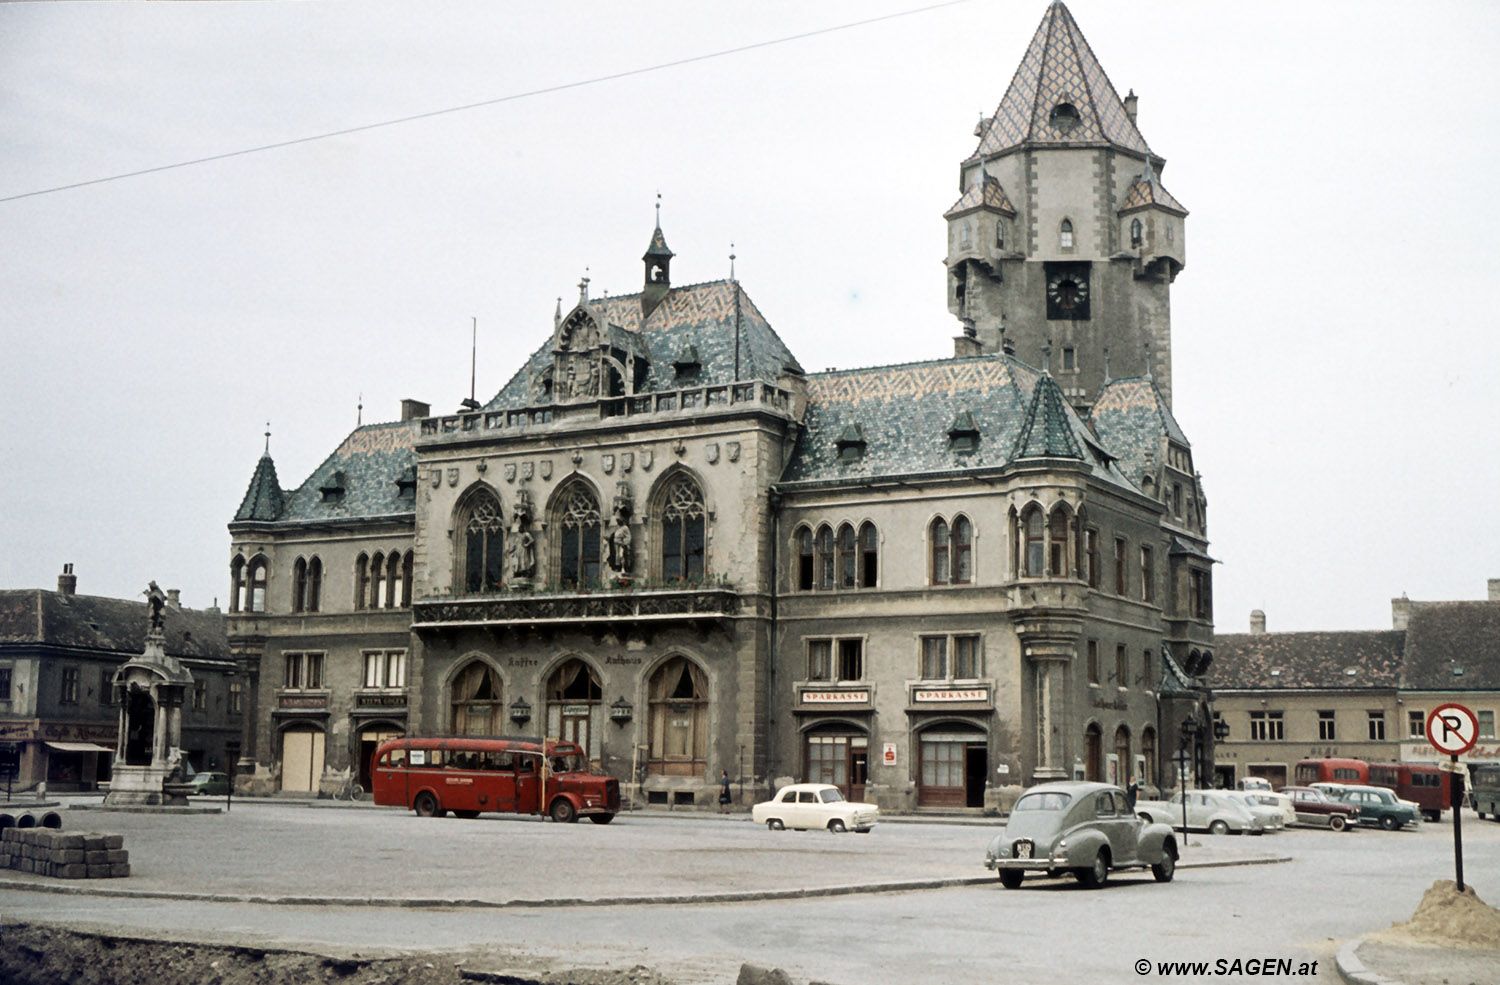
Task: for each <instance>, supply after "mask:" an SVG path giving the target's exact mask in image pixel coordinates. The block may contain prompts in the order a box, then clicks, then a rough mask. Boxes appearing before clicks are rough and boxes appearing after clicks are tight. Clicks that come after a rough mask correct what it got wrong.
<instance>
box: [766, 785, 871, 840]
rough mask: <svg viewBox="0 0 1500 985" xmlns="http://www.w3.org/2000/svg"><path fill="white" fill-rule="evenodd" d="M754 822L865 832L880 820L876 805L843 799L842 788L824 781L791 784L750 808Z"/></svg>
mask: <svg viewBox="0 0 1500 985" xmlns="http://www.w3.org/2000/svg"><path fill="white" fill-rule="evenodd" d="M750 817H751V818H752V819H754V821H755V823H756V824H764V825H765V826H766V827H768V828H770V829H771V830H772V831H780V830H782V829H783V828H795V829H796V830H798V831H806V830H807V829H808V828H827V829H828V830H829V831H833V832H839V831H858V832H860V833H861V834H863V833H866V832H868V831H869V830H870V829H871V828H873V827H874V826H875V823H876V822H877V821H878V820H880V808H879V807H876V806H875V805H874V804H861V803H857V802H855V801H852V800H845V799H844V794H843V791H841V790H839V788H838V787H835V786H833V785H832V784H828V783H792V784H789V785H787V786H784V787H782V788H781V789H780V790H778V791H776V796H774V797H772V798H771V799H770V800H767V801H764V802H763V803H759V804H756V805H755V806H754V807H752V808H751V809H750Z"/></svg>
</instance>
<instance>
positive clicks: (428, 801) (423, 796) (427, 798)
mask: <svg viewBox="0 0 1500 985" xmlns="http://www.w3.org/2000/svg"><path fill="white" fill-rule="evenodd" d="M411 806H412V810H414V811H416V812H417V817H437V816H438V814H439V811H438V802H437V798H436V797H434V796H433V795H432V794H430V793H419V794H417V799H416V800H415V801H414V802H413V803H412V805H411ZM443 813H447V812H446V811H444V812H443Z"/></svg>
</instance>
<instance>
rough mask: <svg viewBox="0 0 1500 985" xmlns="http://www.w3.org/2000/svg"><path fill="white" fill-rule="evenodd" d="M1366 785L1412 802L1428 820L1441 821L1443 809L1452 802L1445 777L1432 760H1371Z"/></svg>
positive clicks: (1451, 793)
mask: <svg viewBox="0 0 1500 985" xmlns="http://www.w3.org/2000/svg"><path fill="white" fill-rule="evenodd" d="M1370 784H1371V785H1372V786H1377V787H1385V788H1387V789H1389V790H1394V791H1395V792H1396V796H1397V797H1399V798H1400V799H1402V800H1409V801H1412V802H1413V803H1415V804H1416V805H1417V807H1418V808H1419V809H1420V810H1421V811H1422V816H1423V817H1425V818H1427V820H1429V821H1439V820H1442V816H1443V808H1445V807H1447V806H1448V805H1449V804H1451V803H1452V802H1453V801H1452V797H1453V790H1452V788H1451V787H1450V786H1449V785H1448V784H1449V776H1448V774H1447V773H1444V772H1443V771H1442V770H1440V769H1438V768H1437V764H1436V763H1371V764H1370Z"/></svg>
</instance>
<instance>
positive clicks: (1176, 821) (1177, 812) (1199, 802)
mask: <svg viewBox="0 0 1500 985" xmlns="http://www.w3.org/2000/svg"><path fill="white" fill-rule="evenodd" d="M1182 797H1183V795H1182V791H1180V790H1179V791H1178V792H1177V793H1174V794H1173V795H1172V799H1171V800H1165V801H1163V800H1138V801H1136V802H1135V811H1136V813H1137V814H1139V815H1140V816H1141V817H1142V818H1144V819H1146V820H1148V821H1157V822H1159V823H1161V824H1170V825H1172V826H1173V827H1175V828H1181V827H1182ZM1187 826H1188V828H1189V829H1190V830H1196V831H1205V830H1206V831H1208V832H1209V833H1210V834H1216V835H1224V834H1229V833H1230V832H1231V831H1232V832H1234V833H1236V834H1252V835H1259V834H1265V833H1266V829H1265V824H1264V822H1262V821H1261V819H1260V818H1258V817H1256V816H1255V815H1253V814H1251V813H1250V812H1249V811H1247V810H1246V809H1245V808H1244V807H1242V806H1241V805H1239V804H1237V803H1235V802H1234V801H1233V800H1231V799H1229V798H1228V797H1227V796H1225V795H1224V791H1223V790H1189V791H1188V792H1187Z"/></svg>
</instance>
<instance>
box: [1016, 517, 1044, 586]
mask: <svg viewBox="0 0 1500 985" xmlns="http://www.w3.org/2000/svg"><path fill="white" fill-rule="evenodd" d="M1021 525H1022V527H1024V528H1025V536H1026V551H1025V558H1026V568H1025V571H1024V572H1023V573H1024V574H1025V575H1026V577H1028V578H1041V577H1042V576H1043V575H1045V574H1046V573H1047V555H1046V538H1047V534H1046V531H1045V529H1044V526H1045V524H1044V521H1043V520H1042V511H1041V508H1040V507H1036V508H1033V509H1031V510H1028V511H1027V513H1026V517H1025V519H1023V520H1022V521H1021Z"/></svg>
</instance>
